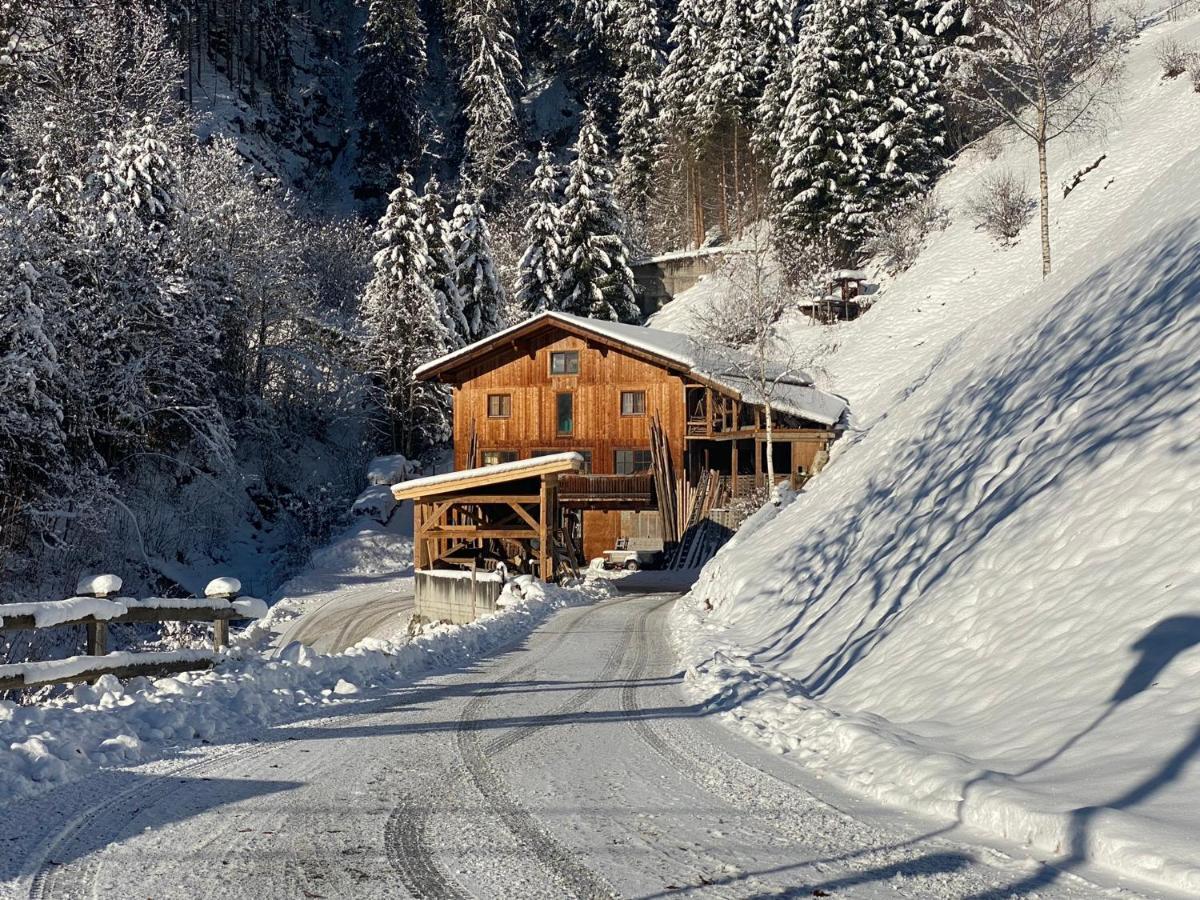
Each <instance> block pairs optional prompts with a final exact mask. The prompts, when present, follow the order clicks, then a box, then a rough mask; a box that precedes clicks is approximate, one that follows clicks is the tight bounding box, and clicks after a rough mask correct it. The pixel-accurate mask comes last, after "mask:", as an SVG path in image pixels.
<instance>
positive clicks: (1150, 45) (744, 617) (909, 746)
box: [659, 22, 1200, 891]
mask: <svg viewBox="0 0 1200 900" xmlns="http://www.w3.org/2000/svg"><path fill="white" fill-rule="evenodd" d="M1198 33H1200V27H1198V26H1197V24H1196V23H1194V22H1193V23H1188V24H1185V25H1177V24H1171V25H1160V26H1157V27H1156V28H1154V29H1151V31H1150V32H1149V33H1148V34H1146V35H1143V37H1142V38H1141V39H1140V41H1139V42H1138V43H1137V44H1136V45H1135V46H1134V47H1133V48H1132V50H1131V53H1130V55H1129V69H1128V73H1127V77H1126V84H1125V95H1124V99H1123V102H1122V104H1121V112H1122V115H1121V117H1120V118H1119V119H1118V120H1117V121H1116V122H1115V124H1114V125H1113V127H1112V128H1111V129H1110V130H1109V131H1108V133H1107V134H1106V135H1103V136H1098V137H1095V138H1092V139H1090V140H1088V141H1081V142H1079V143H1077V144H1075V145H1071V146H1068V145H1063V146H1060V147H1057V148H1053V151H1052V156H1053V162H1054V163H1055V164H1056V166H1055V171H1054V172H1053V173H1052V184H1057V183H1058V182H1060V181H1066V180H1068V179H1069V178H1070V177H1071V175H1072V173H1074V172H1075V171H1077V170H1078V169H1080V168H1082V167H1083V166H1085V165H1087V164H1089V163H1090V162H1092V161H1093V160H1095V159H1096V157H1098V156H1099V155H1100V154H1101V153H1107V154H1108V155H1107V158H1106V159H1105V160H1104V162H1103V164H1102V165H1101V166H1099V167H1098V168H1097V169H1096V170H1095V171H1094V172H1092V173H1090V174H1089V175H1088V177H1087V178H1086V179H1085V180H1084V181H1083V183H1082V185H1081V186H1080V187H1078V188H1076V189H1075V190H1073V191H1072V192H1071V194H1070V197H1069V199H1066V200H1063V199H1062V198H1061V197H1059V194H1058V192H1052V201H1053V204H1054V205H1053V207H1052V215H1053V217H1054V231H1053V235H1054V241H1055V246H1056V249H1057V252H1058V256H1057V258H1056V263H1055V266H1056V269H1055V273H1054V274H1053V275H1052V276H1051V277H1050V278H1049V279H1048V280H1046V281H1045V282H1041V280H1040V279H1039V278H1038V277H1037V276H1038V274H1039V271H1038V263H1037V246H1036V245H1037V240H1036V235H1034V234H1032V233H1030V234H1028V235H1025V236H1023V237H1022V240H1021V242H1020V244H1019V245H1018V246H1017V247H1015V248H1010V249H1000V248H997V247H995V246H993V245H991V244H989V243H988V241H987V238H986V237H985V236H984V235H982V234H980V233H978V232H976V231H975V230H974V229H973V228H972V225H971V223H970V222H969V221H967V215H966V213H965V212H964V209H965V206H966V200H967V198H968V197H969V196H970V194H971V192H972V191H973V190H975V188H976V185H977V184H978V183H979V181H980V179H982V178H983V177H985V176H986V175H987V174H988V173H990V172H994V171H997V170H998V169H1001V168H1004V167H1011V168H1014V169H1016V170H1017V171H1018V172H1026V173H1028V172H1030V171H1031V170H1032V163H1033V159H1032V156H1033V154H1032V150H1031V149H1030V148H1029V147H1027V146H1025V145H1023V144H1015V145H1013V146H1010V147H1007V148H1005V149H1004V150H1003V152H1002V153H1001V154H1000V158H998V159H988V158H987V156H986V155H985V154H983V153H975V154H971V155H968V156H966V157H964V158H963V159H962V160H961V161H960V162H959V163H958V164H957V165H956V167H955V168H954V170H953V171H952V172H951V173H949V174H948V175H947V177H946V178H945V179H944V180H943V184H942V185H941V187H940V189H939V190H940V193H941V197H942V201H943V202H944V203H946V204H947V205H948V206H949V207H950V211H951V214H952V219H953V223H952V224H951V226H950V227H949V228H948V229H947V230H946V231H945V232H943V233H940V234H937V235H934V236H932V237H931V238H930V239H929V243H928V245H927V247H926V248H925V250H924V252H923V253H922V255H921V257H920V259H919V260H918V262H917V263H916V265H915V266H914V267H913V268H912V269H910V270H909V271H908V272H906V273H904V274H903V275H901V276H899V277H898V278H896V279H894V280H891V281H886V280H885V283H884V284H883V285H882V289H881V292H880V298H881V300H880V302H879V303H878V305H877V306H876V308H875V309H874V310H873V311H872V312H870V313H869V314H868V315H867V316H866V317H865V318H863V319H861V320H859V321H857V322H854V323H850V324H847V325H843V326H838V327H837V328H836V329H834V330H832V331H831V330H829V329H825V328H818V327H797V328H796V331H795V334H794V338H795V340H796V341H798V342H802V343H807V344H808V345H809V346H811V347H812V348H813V353H814V358H815V359H816V362H817V365H816V366H815V367H814V370H815V371H821V370H822V369H823V370H824V371H825V372H827V373H828V377H829V379H830V382H831V386H832V388H833V389H834V390H836V391H838V392H839V393H841V394H843V395H845V396H847V397H848V398H849V400H850V402H851V408H852V410H853V413H854V416H855V418H854V422H853V426H852V428H851V429H850V431H849V432H848V433H847V434H846V436H845V437H844V438H843V439H842V441H841V442H839V445H838V446H837V447H836V449H835V454H834V462H833V464H832V465H831V466H830V467H829V468H828V469H827V470H826V471H825V472H824V473H823V474H822V475H821V476H820V477H819V478H817V479H815V480H814V481H813V482H812V483H810V485H809V487H808V489H807V490H806V491H805V492H804V493H803V494H802V495H801V496H800V497H799V498H797V499H796V500H795V502H791V503H790V504H787V505H785V506H784V508H782V509H779V510H775V509H774V508H772V509H769V510H766V511H764V512H763V513H760V514H759V516H758V518H757V519H755V520H753V521H751V522H750V523H748V526H747V528H746V529H744V530H743V532H742V533H740V534H739V535H738V536H737V537H736V538H735V540H734V542H732V543H731V544H730V545H728V546H727V547H726V548H724V550H723V551H722V552H721V553H720V554H718V556H717V557H716V558H715V559H714V560H713V561H712V563H710V565H709V566H708V567H707V568H706V569H705V571H704V573H703V574H702V576H701V579H700V581H699V583H698V584H697V586H696V588H695V590H694V591H693V593H692V595H691V596H690V597H689V598H688V599H687V600H686V601H685V602H684V603H682V604H680V606H679V608H678V609H677V611H676V614H675V619H674V625H675V629H676V640H677V644H678V648H679V651H680V653H681V655H682V656H683V658H684V661H685V662H687V663H688V664H690V666H691V670H690V672H689V684H690V685H691V688H692V689H693V690H694V691H695V692H696V693H697V694H698V695H699V696H701V697H703V698H705V699H707V700H708V702H710V703H711V704H712V706H713V708H714V709H719V710H723V711H725V712H726V713H727V714H728V715H729V716H730V718H731V719H732V720H733V721H734V722H735V723H736V724H737V725H738V727H740V728H742V729H744V730H745V731H746V732H747V733H749V734H752V735H755V736H758V737H760V738H762V739H764V740H766V741H768V742H769V743H771V744H772V745H773V746H775V747H776V748H777V749H779V750H782V751H791V752H793V753H794V754H795V755H796V756H797V757H799V758H801V759H803V760H804V761H805V762H806V763H808V764H809V765H812V766H815V767H818V768H821V769H823V770H826V771H829V772H831V773H833V774H835V775H837V776H839V777H840V778H841V779H842V780H844V781H845V782H847V783H849V784H850V785H851V786H853V787H855V788H857V789H859V790H862V791H864V792H866V793H869V794H871V795H873V796H875V797H877V798H881V799H884V800H886V801H889V802H893V803H896V804H901V805H906V806H911V807H915V808H919V809H921V810H924V811H926V812H930V813H933V814H935V815H938V816H941V817H945V818H947V819H955V820H958V821H960V822H963V823H966V824H968V825H971V826H975V827H980V828H984V829H987V830H989V831H991V832H993V833H997V834H1000V835H1003V836H1005V837H1006V838H1009V839H1015V840H1018V841H1021V842H1024V843H1026V844H1028V845H1030V846H1032V847H1035V848H1037V849H1039V850H1041V851H1045V852H1047V853H1048V854H1049V855H1050V856H1051V857H1052V860H1053V861H1054V863H1055V865H1056V866H1057V867H1058V868H1059V869H1061V868H1063V867H1066V868H1070V866H1071V865H1072V864H1073V863H1077V862H1082V861H1084V860H1090V861H1096V862H1099V863H1101V864H1104V865H1107V866H1110V867H1113V868H1116V869H1118V870H1120V871H1123V872H1125V873H1129V874H1132V875H1135V876H1138V877H1140V878H1144V879H1148V880H1152V881H1155V882H1157V883H1159V884H1162V885H1167V886H1171V887H1174V888H1181V889H1185V890H1189V891H1200V842H1198V841H1197V840H1196V835H1197V834H1198V833H1200V677H1198V676H1200V447H1198V446H1197V442H1198V440H1200V350H1198V348H1200V151H1197V150H1196V149H1195V134H1197V133H1198V130H1200V96H1197V95H1196V94H1195V93H1193V92H1192V91H1191V88H1190V85H1187V84H1185V83H1184V82H1183V80H1179V81H1164V80H1163V79H1162V78H1161V72H1160V71H1159V70H1158V67H1157V65H1156V64H1155V62H1154V58H1153V56H1154V49H1155V46H1156V45H1157V41H1158V39H1160V38H1161V37H1163V36H1164V35H1173V36H1175V37H1178V38H1181V39H1183V40H1187V41H1190V40H1194V39H1195V38H1196V36H1197V34H1198ZM714 289H717V288H716V287H714V284H713V283H712V282H710V283H709V284H707V285H703V284H702V285H701V286H700V287H699V288H697V289H696V291H697V294H696V296H700V295H702V294H703V293H704V292H705V291H711V290H714ZM679 302H680V303H682V304H683V305H684V306H686V305H687V303H688V302H689V298H688V297H687V296H686V295H685V297H683V298H681V300H680V301H679ZM690 302H695V298H694V297H693V298H692V300H691V301H690ZM672 317H673V318H675V319H677V320H680V319H683V318H686V316H683V315H682V311H681V310H676V311H674V312H673V313H672ZM659 321H660V324H661V323H662V320H661V319H660V320H659ZM831 344H835V345H836V347H835V349H833V350H832V351H827V350H826V351H823V350H821V349H819V348H821V347H822V346H824V347H828V346H830V345H831ZM705 601H708V602H709V603H711V605H712V610H711V611H707V610H706V609H705ZM1055 877H1056V869H1055V868H1052V867H1050V866H1047V867H1045V868H1044V869H1042V870H1041V871H1039V872H1037V873H1035V874H1033V875H1031V876H1030V879H1029V881H1028V883H1027V884H1026V885H1023V887H1026V888H1034V887H1036V886H1037V885H1038V884H1040V883H1043V882H1046V881H1050V880H1053V879H1054V878H1055Z"/></svg>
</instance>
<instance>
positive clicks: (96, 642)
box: [75, 575, 122, 656]
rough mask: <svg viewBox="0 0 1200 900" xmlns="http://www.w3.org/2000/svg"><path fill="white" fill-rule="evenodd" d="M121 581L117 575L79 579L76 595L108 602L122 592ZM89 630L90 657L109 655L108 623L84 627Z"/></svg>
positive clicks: (99, 622) (88, 650)
mask: <svg viewBox="0 0 1200 900" xmlns="http://www.w3.org/2000/svg"><path fill="white" fill-rule="evenodd" d="M121 584H122V582H121V579H120V578H119V577H118V576H116V575H92V576H85V577H83V578H80V579H79V582H78V583H77V584H76V585H75V593H77V594H78V595H80V596H81V597H95V598H96V599H97V600H107V599H108V598H109V597H112V596H113V595H114V594H116V593H117V592H119V591H120V590H121ZM84 628H86V629H87V653H88V656H104V655H105V654H107V653H108V623H107V622H101V621H95V622H89V623H88V624H87V625H85V626H84Z"/></svg>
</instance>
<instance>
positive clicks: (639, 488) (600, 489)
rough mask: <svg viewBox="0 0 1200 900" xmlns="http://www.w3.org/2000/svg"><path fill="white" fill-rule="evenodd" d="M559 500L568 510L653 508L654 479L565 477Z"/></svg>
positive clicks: (625, 476)
mask: <svg viewBox="0 0 1200 900" xmlns="http://www.w3.org/2000/svg"><path fill="white" fill-rule="evenodd" d="M558 499H559V502H560V503H562V504H564V505H566V506H584V505H587V506H604V505H608V506H617V505H619V506H626V507H633V506H651V505H653V504H654V478H653V476H651V475H650V474H648V473H647V474H645V475H563V476H561V477H560V478H559V480H558Z"/></svg>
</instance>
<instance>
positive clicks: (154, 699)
mask: <svg viewBox="0 0 1200 900" xmlns="http://www.w3.org/2000/svg"><path fill="white" fill-rule="evenodd" d="M609 591H610V588H609V587H608V586H607V584H606V583H602V582H592V583H587V584H585V585H583V586H582V587H579V588H574V589H567V588H560V587H554V586H549V585H542V584H539V583H538V582H535V581H533V580H532V579H530V578H528V577H527V576H523V577H521V578H518V579H516V580H515V581H514V582H512V583H510V584H509V585H508V586H506V588H505V600H506V606H505V608H504V609H503V610H501V611H499V612H497V613H495V614H492V615H488V616H484V617H482V618H480V619H479V620H477V621H475V622H472V623H470V624H469V625H459V626H431V627H428V628H426V629H424V630H423V631H422V633H421V634H420V635H418V636H417V637H415V638H414V639H413V640H412V641H410V642H408V643H404V644H395V643H390V642H387V641H380V640H374V639H368V640H366V641H364V642H363V643H362V644H360V645H359V646H357V647H354V648H352V649H351V650H349V651H347V652H346V653H344V654H338V655H331V656H322V655H319V654H316V653H313V652H312V651H311V650H309V649H308V648H307V647H305V646H303V645H301V644H292V645H290V646H289V647H287V648H285V649H284V651H283V652H282V653H280V655H279V657H278V658H275V659H271V658H268V657H267V656H266V655H264V654H261V653H259V652H256V651H252V650H247V649H245V648H234V649H232V650H231V651H230V655H229V657H227V658H226V659H225V660H224V661H222V662H221V663H220V664H219V665H218V666H217V668H215V669H214V670H212V671H208V672H202V673H195V672H189V673H183V674H180V675H175V676H172V677H170V678H160V679H157V680H155V681H150V680H149V679H146V678H134V679H130V680H129V681H128V682H126V683H125V684H122V683H121V682H120V681H118V680H117V679H116V678H113V677H112V676H102V677H101V678H100V679H99V680H98V681H97V682H96V684H95V685H93V686H88V685H79V686H77V687H76V688H75V689H74V692H73V693H72V695H71V696H69V697H67V698H64V699H60V700H54V701H50V702H47V703H45V704H42V705H38V706H16V705H14V704H12V703H4V702H0V798H3V799H4V801H6V802H10V801H13V800H20V799H22V798H26V797H30V796H33V795H35V794H37V793H40V792H42V791H45V790H47V789H49V787H50V786H52V785H54V784H57V783H60V782H63V781H66V780H69V779H73V778H78V777H81V776H82V775H83V774H85V773H86V772H87V771H89V770H90V769H92V768H94V767H96V766H102V765H115V764H123V763H135V762H141V761H144V760H148V759H152V758H155V757H158V756H162V755H163V754H164V753H166V752H168V751H170V750H171V749H173V748H178V747H180V746H186V745H187V744H188V743H190V742H193V741H200V740H203V741H209V742H214V741H218V740H226V739H227V740H241V739H244V738H245V737H246V736H248V735H250V734H253V733H254V732H256V731H258V730H259V729H261V728H262V727H263V726H267V725H270V724H272V723H277V722H282V721H286V720H289V719H295V718H298V717H302V716H304V715H314V714H317V713H319V712H321V711H322V710H324V708H325V707H327V706H328V705H329V704H332V703H335V702H343V701H344V699H345V698H349V697H355V696H359V695H361V693H362V692H363V690H364V689H365V688H367V687H369V686H372V685H386V684H395V683H398V682H404V681H408V680H411V679H412V678H413V677H414V676H416V675H418V674H420V673H422V672H428V671H430V670H435V669H446V668H450V667H458V666H462V665H464V664H465V663H467V662H469V661H471V660H472V659H475V658H476V657H478V656H481V655H483V654H485V653H488V652H491V651H493V650H496V649H497V648H499V647H502V646H504V645H506V644H509V643H511V642H513V641H515V640H518V639H519V638H521V637H523V636H524V635H526V634H528V633H529V632H530V631H531V630H532V629H533V628H534V627H535V626H536V625H537V624H538V623H539V622H541V621H542V620H543V619H545V618H546V617H547V616H548V615H550V614H551V613H552V612H553V611H555V610H557V609H560V608H562V607H564V606H569V605H574V604H583V603H590V602H593V601H595V600H596V599H599V598H600V597H603V596H605V595H607V594H608V593H609ZM134 658H135V659H139V660H140V659H145V658H146V654H136V655H134ZM67 663H69V661H67V660H63V661H59V662H56V663H53V664H49V663H26V664H24V665H25V666H31V665H33V666H39V665H65V664H67Z"/></svg>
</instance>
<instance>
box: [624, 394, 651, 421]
mask: <svg viewBox="0 0 1200 900" xmlns="http://www.w3.org/2000/svg"><path fill="white" fill-rule="evenodd" d="M645 414H646V392H645V391H621V415H623V416H644V415H645Z"/></svg>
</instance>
